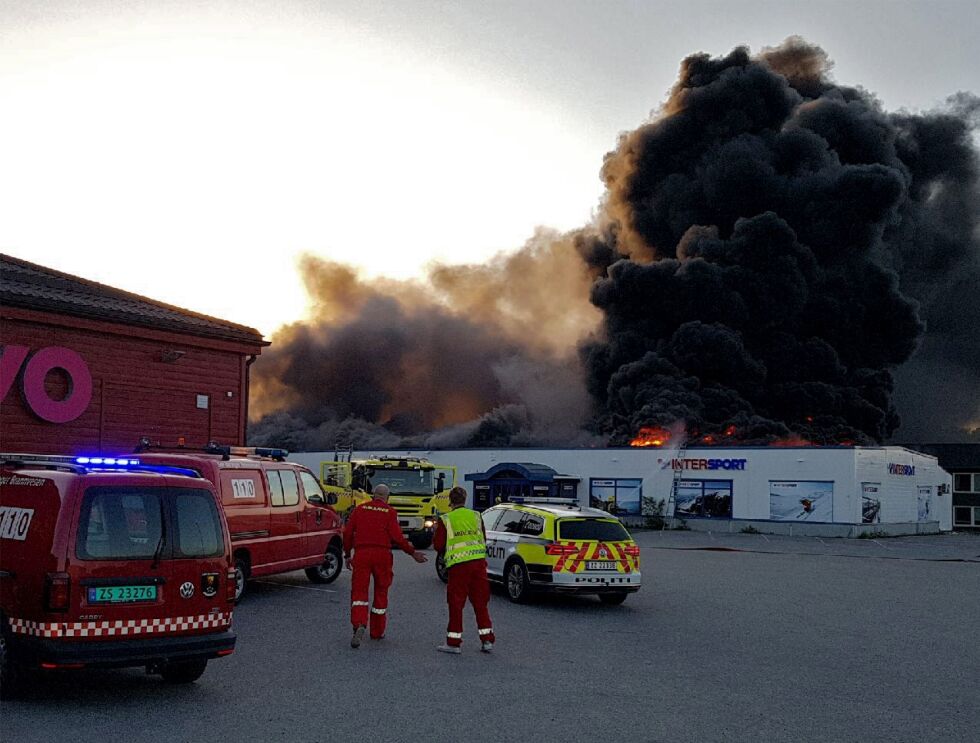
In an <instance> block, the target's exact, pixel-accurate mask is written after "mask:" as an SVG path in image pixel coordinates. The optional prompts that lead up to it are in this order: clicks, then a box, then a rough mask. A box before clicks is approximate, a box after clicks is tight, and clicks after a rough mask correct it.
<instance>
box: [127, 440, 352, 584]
mask: <svg viewBox="0 0 980 743" xmlns="http://www.w3.org/2000/svg"><path fill="white" fill-rule="evenodd" d="M288 453H289V452H287V451H286V450H285V449H268V448H254V447H232V446H221V445H219V444H215V443H212V444H209V445H208V446H207V447H205V448H204V449H203V450H200V451H194V450H191V449H183V448H180V447H177V448H172V449H167V450H166V452H164V451H163V450H162V447H160V446H159V445H154V444H150V443H149V442H147V441H144V442H143V443H141V445H140V447H139V450H138V456H139V457H140V459H141V460H142V461H145V462H152V463H155V464H161V465H171V466H174V467H185V468H188V469H191V470H194V471H195V472H198V473H199V474H200V475H201V476H202V477H204V478H205V479H206V480H208V481H210V482H211V483H212V484H213V485H214V487H215V488H216V489H217V491H218V494H219V496H220V500H221V506H222V508H223V510H224V513H225V516H226V517H227V519H228V528H229V531H230V532H231V545H232V557H233V560H234V565H235V582H236V586H237V589H236V594H235V598H236V599H238V598H241V596H242V594H243V593H244V591H245V585H246V582H247V581H248V580H249V579H251V578H258V577H261V576H263V575H276V574H279V573H286V572H289V571H292V570H304V571H305V572H306V577H307V578H309V579H310V580H311V581H312V582H314V583H332V582H333V581H334V580H336V579H337V577H338V576H339V575H340V573H341V572H342V570H343V567H344V563H343V542H342V537H341V533H340V532H341V526H342V520H341V518H340V516H339V515H338V514H337V512H336V511H335V510H334V508H333V505H332V504H333V503H335V502H336V501H335V498H334V496H333V495H332V494H330V493H329V492H328V493H324V492H323V490H321V488H320V484H319V482H318V481H317V478H316V476H315V475H313V473H312V472H310V471H309V470H308V469H306V468H305V467H303V466H302V465H299V464H294V463H292V462H287V461H286V456H287V454H288Z"/></svg>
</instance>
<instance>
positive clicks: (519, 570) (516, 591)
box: [504, 560, 531, 604]
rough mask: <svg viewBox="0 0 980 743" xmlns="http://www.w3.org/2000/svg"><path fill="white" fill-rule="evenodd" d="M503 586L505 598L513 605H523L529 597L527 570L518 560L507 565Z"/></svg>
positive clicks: (529, 588)
mask: <svg viewBox="0 0 980 743" xmlns="http://www.w3.org/2000/svg"><path fill="white" fill-rule="evenodd" d="M504 586H505V587H506V589H507V598H509V599H510V600H511V601H513V602H514V603H515V604H524V603H526V602H527V601H528V599H529V598H530V595H531V587H530V585H529V583H528V579H527V568H525V567H524V563H523V562H521V561H520V560H512V561H511V562H509V563H507V568H506V569H505V570H504Z"/></svg>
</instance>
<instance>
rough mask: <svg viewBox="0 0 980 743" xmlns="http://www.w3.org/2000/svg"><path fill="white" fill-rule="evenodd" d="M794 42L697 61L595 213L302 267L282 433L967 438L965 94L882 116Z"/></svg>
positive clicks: (257, 392) (275, 361)
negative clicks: (412, 252) (447, 259)
mask: <svg viewBox="0 0 980 743" xmlns="http://www.w3.org/2000/svg"><path fill="white" fill-rule="evenodd" d="M830 67H831V65H830V62H829V60H828V58H827V55H826V54H825V53H824V52H823V50H821V49H820V48H819V47H816V46H814V45H811V44H808V43H806V42H804V41H802V40H800V39H797V38H792V39H789V40H787V41H786V42H785V43H784V44H783V45H781V46H779V47H777V48H772V49H765V50H763V51H762V52H761V53H760V54H758V55H756V56H752V55H751V54H750V53H749V52H748V50H746V49H744V48H737V49H735V50H734V51H733V52H732V53H731V54H729V55H727V56H726V57H723V58H711V57H709V56H708V55H705V54H697V55H693V56H691V57H689V58H687V59H686V60H684V62H683V63H682V65H681V72H680V77H679V80H678V82H677V83H676V85H675V86H674V88H673V90H672V91H671V92H670V95H669V97H668V99H667V101H666V102H665V103H664V104H663V105H662V107H661V108H660V109H659V110H658V111H657V112H656V113H655V114H654V115H653V117H652V118H651V120H650V121H649V122H648V123H646V124H644V125H643V126H641V127H639V128H638V129H636V130H634V131H631V132H627V133H625V134H623V135H622V136H621V138H620V140H619V143H618V145H617V147H616V149H615V150H614V151H612V152H610V153H609V154H608V155H607V156H606V158H605V162H604V163H603V165H602V169H601V177H602V178H603V180H604V182H605V185H606V189H607V190H606V195H605V197H604V198H603V201H602V203H601V204H600V208H599V210H598V214H597V217H596V220H595V223H594V224H592V225H589V226H587V227H585V228H583V229H582V230H579V231H576V232H574V233H571V234H566V235H560V234H557V233H553V232H549V231H546V230H541V231H539V233H538V234H536V235H535V236H534V237H533V238H532V239H531V240H530V241H529V242H528V244H527V245H525V246H524V247H523V248H522V249H521V250H519V251H517V252H515V253H513V254H511V255H504V256H499V257H498V258H496V259H494V260H493V261H491V262H489V263H487V264H486V265H479V266H474V265H468V266H459V265H439V266H435V267H434V268H432V269H431V270H430V272H429V274H428V276H427V277H426V279H424V280H421V281H418V282H396V281H384V280H383V281H375V282H367V281H365V280H363V279H361V278H360V277H359V276H358V275H357V274H356V272H355V271H354V270H352V269H350V268H349V267H345V266H342V265H339V264H333V263H328V262H324V261H319V260H317V259H313V258H307V259H305V261H304V263H303V266H302V271H303V274H304V276H305V277H306V281H307V287H308V290H309V292H310V295H311V297H312V299H313V301H314V305H315V310H314V312H313V316H312V317H311V318H310V319H309V320H308V321H305V322H302V323H297V324H295V325H293V326H290V327H287V328H284V329H283V330H281V331H280V332H278V333H277V334H276V335H275V336H274V337H273V346H272V348H271V349H270V350H269V351H268V352H266V353H264V354H263V355H262V356H261V357H260V359H259V361H258V363H257V364H256V365H255V367H254V370H253V383H254V394H253V404H252V413H253V415H254V416H255V417H256V420H254V422H253V425H252V426H251V427H250V440H251V441H252V442H253V443H268V444H272V443H276V444H281V445H285V446H288V447H289V448H292V449H295V450H299V449H328V448H332V447H333V446H334V444H335V443H337V442H340V443H343V444H346V443H352V444H354V445H355V446H359V447H406V446H413V447H452V446H515V445H578V444H602V443H606V442H608V443H612V444H623V443H627V442H629V441H630V440H631V439H632V438H633V437H634V436H636V435H637V434H638V433H639V432H640V430H641V429H643V428H645V427H664V428H667V427H669V428H671V430H675V431H676V430H680V429H686V430H687V431H688V432H689V433H690V434H692V435H693V436H695V437H697V439H698V440H701V441H714V442H715V443H723V442H726V441H739V442H749V441H752V442H766V441H773V440H775V439H792V440H806V441H812V442H814V443H818V444H821V443H838V442H852V441H853V442H865V443H867V442H881V441H886V440H888V439H890V438H893V437H895V436H902V437H904V438H906V439H907V440H909V439H912V438H915V439H931V440H943V439H946V440H952V439H956V438H964V436H965V435H966V434H965V433H964V431H965V430H966V429H968V428H971V427H973V428H977V427H980V340H978V331H977V328H980V309H978V308H980V302H978V301H977V297H978V296H980V237H978V234H980V230H978V221H980V218H978V204H980V192H978V182H980V178H978V164H977V150H976V146H975V143H974V141H973V139H972V136H973V133H974V131H975V128H976V125H977V117H978V110H980V106H978V101H977V99H976V98H975V97H973V96H971V95H969V94H958V95H957V96H954V97H953V98H951V99H950V101H949V102H948V105H947V106H945V107H944V108H943V109H942V110H941V111H937V112H930V113H925V114H917V113H908V112H899V113H889V112H887V111H885V110H884V109H883V107H882V106H881V105H880V103H879V102H878V101H877V100H876V99H875V98H874V96H873V95H872V94H871V93H869V92H867V91H864V90H862V89H860V88H853V87H847V86H843V85H839V84H836V83H835V82H833V80H832V79H831V77H830Z"/></svg>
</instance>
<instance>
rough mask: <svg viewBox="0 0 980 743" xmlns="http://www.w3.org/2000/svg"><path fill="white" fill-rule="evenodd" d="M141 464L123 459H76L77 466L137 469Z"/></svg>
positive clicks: (137, 461)
mask: <svg viewBox="0 0 980 743" xmlns="http://www.w3.org/2000/svg"><path fill="white" fill-rule="evenodd" d="M139 463H140V460H138V459H126V458H122V457H75V464H95V465H99V466H101V467H135V466H137V465H139Z"/></svg>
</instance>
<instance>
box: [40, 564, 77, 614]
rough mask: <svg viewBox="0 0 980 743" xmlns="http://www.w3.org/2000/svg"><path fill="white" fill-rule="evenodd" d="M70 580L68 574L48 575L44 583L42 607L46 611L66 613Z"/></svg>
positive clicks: (69, 593)
mask: <svg viewBox="0 0 980 743" xmlns="http://www.w3.org/2000/svg"><path fill="white" fill-rule="evenodd" d="M70 595H71V578H70V577H69V576H68V573H48V574H47V577H46V578H45V581H44V607H45V608H46V609H47V610H48V611H68V603H69V598H70Z"/></svg>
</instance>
